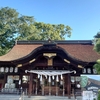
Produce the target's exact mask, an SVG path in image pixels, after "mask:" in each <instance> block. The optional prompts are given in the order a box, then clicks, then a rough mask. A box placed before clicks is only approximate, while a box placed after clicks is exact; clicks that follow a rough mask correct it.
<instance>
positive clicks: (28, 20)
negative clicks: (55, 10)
mask: <svg viewBox="0 0 100 100" xmlns="http://www.w3.org/2000/svg"><path fill="white" fill-rule="evenodd" d="M71 30H72V29H71V28H70V27H69V26H65V25H63V24H58V25H54V24H45V23H43V22H36V21H35V20H34V17H33V16H24V15H21V14H19V13H18V12H17V11H16V10H15V9H12V8H9V7H5V8H1V9H0V55H3V54H5V53H7V52H8V51H9V50H10V49H11V48H12V47H13V45H14V44H15V40H47V39H48V38H50V39H52V40H64V39H65V37H66V36H68V37H70V36H71Z"/></svg>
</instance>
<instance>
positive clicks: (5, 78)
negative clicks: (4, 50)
mask: <svg viewBox="0 0 100 100" xmlns="http://www.w3.org/2000/svg"><path fill="white" fill-rule="evenodd" d="M6 82H7V75H6V74H4V81H3V84H2V88H4V87H5V83H6Z"/></svg>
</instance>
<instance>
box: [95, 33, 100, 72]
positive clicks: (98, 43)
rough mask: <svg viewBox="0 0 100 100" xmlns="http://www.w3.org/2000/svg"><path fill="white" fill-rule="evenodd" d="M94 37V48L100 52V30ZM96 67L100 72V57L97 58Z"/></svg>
mask: <svg viewBox="0 0 100 100" xmlns="http://www.w3.org/2000/svg"><path fill="white" fill-rule="evenodd" d="M94 37H95V39H94V49H95V50H96V51H97V52H98V53H99V54H100V32H98V33H97V34H96V35H95V36H94ZM94 68H95V69H96V71H97V73H98V74H100V59H98V60H97V62H96V64H95V65H94Z"/></svg>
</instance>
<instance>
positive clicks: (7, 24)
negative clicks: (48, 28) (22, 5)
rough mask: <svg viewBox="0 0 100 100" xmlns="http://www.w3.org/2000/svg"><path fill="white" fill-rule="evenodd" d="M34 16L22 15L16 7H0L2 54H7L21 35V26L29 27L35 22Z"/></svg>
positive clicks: (0, 46)
mask: <svg viewBox="0 0 100 100" xmlns="http://www.w3.org/2000/svg"><path fill="white" fill-rule="evenodd" d="M33 22H34V18H33V17H29V16H23V15H20V14H19V13H18V12H17V11H16V10H15V9H11V8H9V7H5V8H1V9H0V55H3V54H5V53H6V52H7V51H8V50H9V49H10V48H11V47H12V46H13V45H14V41H15V40H16V38H17V37H19V36H20V35H21V31H22V29H20V27H21V26H23V29H24V25H26V27H28V26H29V25H30V24H33Z"/></svg>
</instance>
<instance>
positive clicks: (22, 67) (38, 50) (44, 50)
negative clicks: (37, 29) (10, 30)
mask: <svg viewBox="0 0 100 100" xmlns="http://www.w3.org/2000/svg"><path fill="white" fill-rule="evenodd" d="M93 48H94V45H93V42H92V41H91V40H70V41H62V40H61V41H51V40H47V41H17V42H16V43H15V45H14V47H13V48H12V49H11V50H10V51H9V52H8V53H7V54H5V55H3V56H0V89H1V92H7V93H15V92H16V91H18V90H19V89H22V91H24V92H25V93H26V94H28V95H29V96H31V95H61V96H68V97H69V98H70V97H71V95H72V94H73V93H75V92H77V91H81V85H80V81H81V79H80V75H81V74H96V70H95V69H94V68H93V65H94V64H95V63H96V60H97V59H99V58H100V55H99V54H97V52H95V51H94V49H93Z"/></svg>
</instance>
